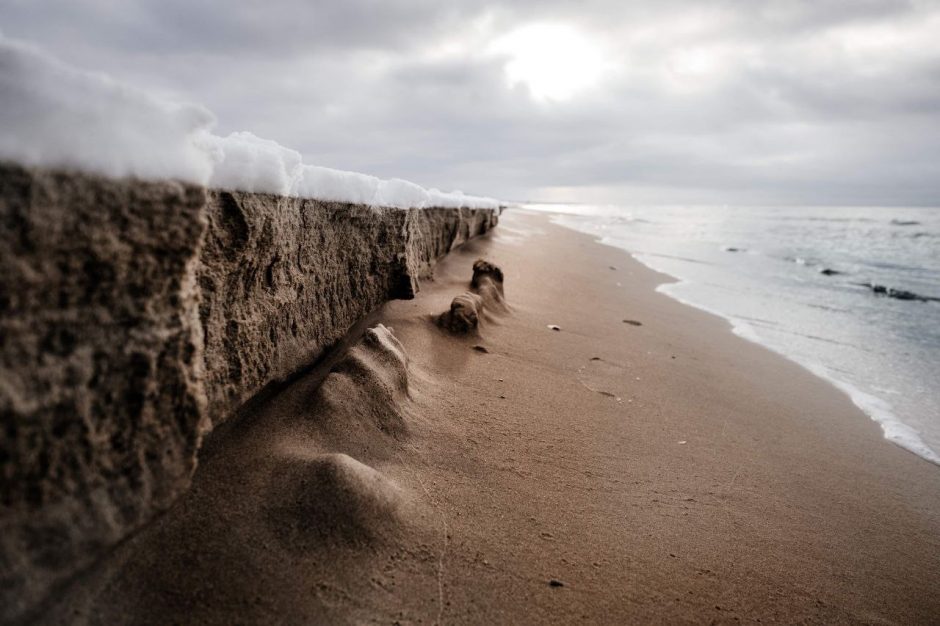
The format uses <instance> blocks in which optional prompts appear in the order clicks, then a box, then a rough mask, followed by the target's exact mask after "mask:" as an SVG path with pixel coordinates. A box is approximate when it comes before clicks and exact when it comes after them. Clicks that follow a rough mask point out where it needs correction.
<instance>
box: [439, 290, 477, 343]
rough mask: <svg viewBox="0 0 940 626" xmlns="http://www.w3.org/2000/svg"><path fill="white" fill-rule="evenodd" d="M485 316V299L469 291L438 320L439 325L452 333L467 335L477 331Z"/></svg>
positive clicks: (452, 303)
mask: <svg viewBox="0 0 940 626" xmlns="http://www.w3.org/2000/svg"><path fill="white" fill-rule="evenodd" d="M482 314H483V298H481V297H480V296H478V295H477V294H475V293H473V292H470V291H467V292H464V293H462V294H460V295H459V296H457V297H456V298H454V300H453V301H452V302H451V303H450V310H448V311H445V312H444V313H442V314H441V315H440V317H438V318H437V323H438V324H439V325H440V326H441V327H442V328H445V329H447V330H449V331H450V332H452V333H455V334H460V335H465V334H468V333H472V332H474V331H476V329H477V328H478V327H479V326H480V316H481V315H482Z"/></svg>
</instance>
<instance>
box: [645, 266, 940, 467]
mask: <svg viewBox="0 0 940 626" xmlns="http://www.w3.org/2000/svg"><path fill="white" fill-rule="evenodd" d="M632 256H633V257H634V258H635V259H637V260H638V261H640V262H641V263H643V264H644V265H646V266H647V267H650V268H651V269H656V268H655V267H653V266H652V265H650V264H649V263H648V262H647V261H646V260H644V259H642V258H640V257H641V256H642V255H632ZM656 271H661V270H656ZM682 284H685V281H679V282H676V283H666V284H663V285H659V286H658V287H657V288H656V291H658V292H660V293H663V294H666V295H667V296H669V297H670V298H672V299H673V300H677V301H678V302H681V303H682V304H685V305H688V306H691V307H695V308H697V309H699V310H702V311H705V312H707V313H711V314H712V315H716V316H718V317H721V318H723V319H725V320H727V321H728V322H729V323H730V324H731V330H732V332H734V334H735V335H737V336H739V337H741V338H742V339H746V340H748V341H750V342H752V343H756V344H758V345H761V346H763V347H765V348H768V349H770V350H773V351H774V352H776V353H777V354H780V355H782V356H784V357H787V358H788V359H789V360H791V361H793V362H794V363H796V364H797V365H800V366H802V367H803V368H805V369H806V370H809V371H810V372H812V373H813V374H815V375H816V376H818V377H819V378H822V379H824V380H826V381H828V382H829V383H831V384H832V385H833V386H834V387H835V388H836V389H838V390H839V391H842V392H843V393H845V394H846V395H847V396H848V397H849V398H850V399H851V400H852V402H853V404H855V406H857V407H858V408H859V409H861V411H862V412H863V413H865V415H867V416H868V417H870V418H871V419H872V420H874V421H875V422H877V423H878V425H879V426H881V430H882V432H884V436H885V439H887V440H888V441H891V442H892V443H895V444H897V445H899V446H901V447H902V448H904V449H905V450H908V451H910V452H913V453H914V454H916V455H917V456H919V457H922V458H924V459H926V460H928V461H930V462H932V463H936V464H937V465H940V455H938V454H937V453H936V452H934V451H933V450H931V449H930V447H929V446H928V445H927V444H926V443H924V440H923V439H921V436H920V433H919V432H917V431H916V430H915V429H913V428H911V427H910V426H908V425H907V424H905V423H904V422H902V421H901V420H900V419H898V417H897V415H895V414H894V410H893V408H892V407H891V405H890V404H889V403H888V402H886V401H885V400H882V399H881V398H877V397H875V396H873V395H871V394H869V393H866V392H864V391H862V390H861V389H859V388H858V387H856V386H855V385H853V384H851V383H849V382H846V381H844V380H842V379H841V378H839V377H838V376H837V375H835V374H833V372H831V371H830V370H829V369H828V368H827V367H825V366H823V365H821V364H819V363H814V362H812V361H807V360H804V359H800V358H795V357H794V356H793V355H791V354H788V353H786V352H784V351H782V350H780V349H778V348H777V347H776V346H774V345H773V344H772V343H769V342H767V341H765V340H764V339H763V338H762V337H761V336H760V333H758V332H757V331H756V330H755V329H754V326H753V325H751V324H749V323H748V322H747V321H745V320H742V319H737V318H734V317H731V316H729V315H725V314H724V313H722V312H720V311H716V310H715V309H712V308H709V307H706V306H703V305H702V304H699V303H696V302H693V301H691V300H688V299H686V298H683V297H681V296H679V295H677V294H676V289H675V288H676V286H677V285H682Z"/></svg>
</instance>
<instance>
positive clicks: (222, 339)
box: [0, 164, 497, 617]
mask: <svg viewBox="0 0 940 626" xmlns="http://www.w3.org/2000/svg"><path fill="white" fill-rule="evenodd" d="M0 220H2V223H3V234H2V237H0V336H2V341H0V374H2V376H0V412H2V418H3V424H4V428H3V430H2V431H0V460H2V494H0V495H2V507H3V508H2V513H0V589H2V591H0V606H2V607H4V608H3V610H2V611H0V615H2V616H4V617H17V616H24V615H28V614H29V612H30V610H31V609H32V608H33V607H35V606H36V605H37V603H38V602H40V601H41V600H42V599H43V598H44V597H45V596H46V595H47V594H49V593H50V592H52V591H53V590H54V589H55V588H56V586H57V585H61V584H64V583H65V582H67V581H68V580H69V578H70V577H71V576H73V575H74V574H75V573H76V572H78V571H80V570H81V569H82V568H84V567H86V566H87V565H89V564H90V563H92V562H93V561H94V560H95V559H96V558H97V557H98V556H100V555H101V554H102V553H103V552H104V551H105V550H107V548H108V547H110V546H112V545H114V544H115V543H116V542H118V541H119V540H120V539H121V538H123V537H124V536H126V535H127V534H128V533H129V532H131V531H132V530H133V529H135V528H137V527H139V526H140V525H141V524H143V523H144V522H146V521H147V520H148V519H150V518H151V517H152V516H153V515H154V514H156V513H157V512H158V511H160V510H162V509H163V508H165V507H166V506H167V505H168V504H169V503H170V502H172V501H173V500H174V499H175V498H176V497H177V496H178V495H179V494H180V493H181V492H182V491H184V490H185V489H186V488H187V486H188V484H189V479H190V476H191V474H192V471H193V469H194V467H195V463H196V453H197V451H198V448H199V445H200V442H201V439H202V436H203V435H204V434H205V433H206V432H207V431H208V430H210V429H211V428H212V427H213V426H215V425H217V424H218V423H220V422H221V421H223V420H224V419H225V418H226V417H227V416H229V415H231V414H232V412H233V411H234V410H235V409H236V408H237V407H238V406H240V405H241V404H242V403H243V402H244V401H246V400H247V399H249V398H250V397H252V396H253V395H255V394H256V393H258V392H259V391H260V390H261V389H263V388H264V387H265V386H266V385H268V384H270V383H272V382H277V381H280V380H283V379H285V378H287V377H289V376H291V375H292V374H294V373H297V372H298V371H300V370H302V369H303V368H304V367H306V366H308V365H309V364H311V363H312V362H314V361H315V360H316V359H317V358H318V357H319V356H321V355H322V354H324V353H325V352H326V351H327V350H328V349H329V348H330V347H331V346H333V345H334V344H335V343H336V342H337V341H338V340H339V339H340V338H341V337H342V336H343V335H344V334H345V333H346V332H347V330H348V329H349V328H350V327H351V326H353V325H354V324H355V323H356V321H357V320H359V319H361V318H362V317H364V316H365V315H367V314H368V313H369V312H370V311H372V310H374V309H375V308H376V307H378V306H380V305H381V304H382V303H384V302H386V301H387V300H389V299H394V298H410V297H412V296H413V295H414V293H415V291H416V289H417V281H418V279H419V278H421V277H424V276H426V275H428V274H429V272H430V270H431V268H432V266H433V265H434V262H435V261H436V260H437V259H438V258H439V257H440V256H442V255H444V254H446V253H447V252H448V251H449V250H451V249H452V248H453V247H454V246H456V245H459V244H460V243H462V242H464V241H466V240H467V239H469V238H471V237H473V236H475V235H478V234H481V233H483V232H486V231H487V230H488V229H489V228H491V227H493V226H494V225H495V224H496V220H497V215H496V212H495V211H492V210H486V209H412V210H400V209H386V208H371V207H365V206H361V205H352V204H344V203H325V202H319V201H316V200H309V199H298V198H285V197H281V196H274V195H266V194H250V193H242V192H225V191H218V190H206V189H204V188H201V187H198V186H192V185H186V184H181V183H177V182H142V181H136V180H110V179H105V178H102V177H97V176H92V175H85V174H77V173H73V172H60V171H50V170H43V169H36V168H22V167H19V166H15V165H11V164H3V165H0Z"/></svg>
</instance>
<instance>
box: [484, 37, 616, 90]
mask: <svg viewBox="0 0 940 626" xmlns="http://www.w3.org/2000/svg"><path fill="white" fill-rule="evenodd" d="M491 49H492V51H493V52H495V53H496V54H500V55H505V56H506V58H507V62H506V65H505V71H506V80H507V82H508V83H509V85H510V86H511V87H512V86H516V85H519V84H522V85H525V87H526V88H528V90H529V93H531V94H532V97H533V98H535V99H536V100H540V101H546V100H552V101H561V100H568V99H570V98H572V97H574V96H575V95H577V94H579V93H580V92H583V91H585V90H587V89H589V88H591V87H594V86H596V85H598V84H599V83H600V82H601V79H602V78H603V76H604V74H605V73H606V70H607V63H606V60H605V58H604V54H603V51H602V49H601V48H600V46H599V45H597V44H596V43H595V42H593V41H592V40H591V39H590V38H588V37H587V36H586V35H584V34H583V33H581V32H580V31H578V30H576V29H574V28H571V27H569V26H564V25H560V24H531V25H528V26H523V27H522V28H519V29H517V30H514V31H512V32H511V33H509V34H508V35H504V36H503V37H501V38H499V39H497V40H496V41H495V42H494V43H493V45H492V48H491Z"/></svg>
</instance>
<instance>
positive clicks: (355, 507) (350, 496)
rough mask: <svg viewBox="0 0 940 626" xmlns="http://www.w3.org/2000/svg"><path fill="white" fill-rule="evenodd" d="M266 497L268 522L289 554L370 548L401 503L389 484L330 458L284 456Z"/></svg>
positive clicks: (344, 458) (359, 466) (345, 460)
mask: <svg viewBox="0 0 940 626" xmlns="http://www.w3.org/2000/svg"><path fill="white" fill-rule="evenodd" d="M269 493H270V494H271V498H270V500H271V501H272V505H271V506H269V507H267V508H266V511H265V512H266V514H267V519H268V522H269V524H270V525H271V528H272V530H273V531H274V534H275V536H277V537H278V539H279V540H281V541H282V542H283V543H284V544H285V545H286V546H290V547H291V549H307V550H309V549H312V548H314V547H315V546H317V545H320V544H321V543H323V542H326V543H347V544H357V545H358V544H370V543H374V542H375V541H377V540H379V539H381V538H382V537H385V536H387V535H389V534H390V533H391V532H392V529H393V528H394V526H395V523H396V519H397V511H398V508H399V505H400V504H401V494H400V491H399V489H398V487H397V486H395V485H394V484H393V483H392V482H391V481H389V480H388V479H387V478H385V477H384V476H383V475H382V474H380V473H379V472H378V471H376V470H375V469H373V468H372V467H369V466H368V465H365V464H363V463H360V462H359V461H357V460H355V459H354V458H352V457H350V456H348V455H346V454H336V453H333V454H321V455H317V456H314V457H311V458H302V457H297V456H294V457H286V458H285V460H284V462H283V463H280V464H279V465H278V467H277V468H276V469H275V470H274V472H273V473H272V475H271V483H270V489H269Z"/></svg>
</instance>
